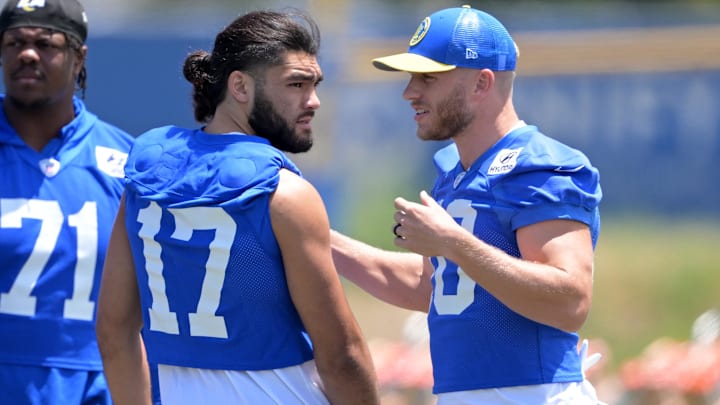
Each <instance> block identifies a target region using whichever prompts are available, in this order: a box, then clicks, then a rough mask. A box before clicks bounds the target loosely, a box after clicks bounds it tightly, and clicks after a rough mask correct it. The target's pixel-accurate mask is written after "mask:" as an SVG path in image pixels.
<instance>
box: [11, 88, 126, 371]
mask: <svg viewBox="0 0 720 405" xmlns="http://www.w3.org/2000/svg"><path fill="white" fill-rule="evenodd" d="M2 99H3V97H1V96H0V104H1V103H2ZM74 104H75V113H76V116H75V119H74V120H73V121H72V122H70V123H69V124H68V125H66V126H65V127H63V128H62V130H61V133H60V135H59V137H58V138H55V139H53V140H52V141H50V143H49V144H48V145H47V146H46V147H45V148H44V149H43V150H42V151H41V152H37V151H35V150H34V149H32V148H30V147H29V146H27V145H26V144H25V143H24V142H23V141H22V140H21V139H20V137H19V136H18V134H17V133H16V132H15V130H14V129H13V128H12V127H11V126H10V124H9V123H8V120H7V117H5V115H4V113H2V109H0V363H12V364H24V365H36V366H49V367H63V368H72V369H82V370H101V369H102V364H101V361H100V354H99V352H98V348H97V343H96V341H95V326H94V325H95V324H94V319H95V304H96V300H97V294H98V289H99V285H100V273H101V271H102V266H103V259H104V258H105V249H106V246H107V243H108V239H109V237H110V230H111V228H112V223H113V221H114V218H115V213H116V211H117V208H118V204H119V201H120V196H121V195H122V191H123V166H124V164H125V160H126V158H127V152H128V150H129V149H130V145H131V144H132V141H133V138H132V137H131V136H130V135H128V134H127V133H125V132H123V131H121V130H120V129H118V128H116V127H114V126H112V125H110V124H107V123H105V122H103V121H101V120H99V119H98V118H97V117H96V116H95V115H93V114H92V113H90V112H88V111H87V110H86V109H85V105H84V104H83V103H82V102H81V101H80V100H79V99H75V100H74Z"/></svg>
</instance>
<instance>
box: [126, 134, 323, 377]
mask: <svg viewBox="0 0 720 405" xmlns="http://www.w3.org/2000/svg"><path fill="white" fill-rule="evenodd" d="M281 169H289V170H291V171H293V172H295V173H297V174H299V173H300V172H299V170H298V169H297V167H296V166H295V165H294V164H293V163H292V162H291V161H290V160H289V159H288V158H287V157H286V156H285V154H283V153H282V152H281V151H279V150H278V149H276V148H274V147H272V146H270V145H269V144H268V142H267V140H265V139H264V138H260V137H257V136H251V135H244V134H224V135H210V134H206V133H204V132H203V131H201V130H199V129H197V130H188V129H182V128H177V127H163V128H157V129H154V130H151V131H149V132H146V133H145V134H143V135H141V136H140V137H138V140H137V142H136V144H135V146H134V147H133V149H132V151H131V152H130V156H129V157H128V164H127V166H126V177H127V181H126V190H127V195H126V206H127V215H126V224H127V229H128V235H129V238H130V244H131V247H132V253H133V259H134V263H135V267H136V271H137V279H138V285H139V289H140V298H141V302H142V311H143V317H144V325H143V333H144V338H145V344H146V347H147V351H148V357H149V358H150V360H151V361H152V362H155V363H159V364H168V365H174V366H182V367H194V368H205V369H223V370H266V369H274V368H282V367H287V366H293V365H298V364H301V363H303V362H305V361H307V360H309V359H311V358H312V357H313V355H312V347H311V344H310V341H309V339H308V336H307V333H306V331H305V329H304V327H303V324H302V322H301V320H300V316H299V315H298V313H297V311H296V309H295V307H294V305H293V302H292V300H291V298H290V293H289V290H288V286H287V282H286V280H285V270H284V266H283V262H282V256H281V252H280V249H279V247H278V244H277V241H276V239H275V235H274V233H273V230H272V226H271V222H270V211H269V202H270V197H271V195H272V193H273V192H274V191H275V189H276V188H277V185H278V182H279V172H280V170H281Z"/></svg>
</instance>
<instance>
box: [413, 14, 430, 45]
mask: <svg viewBox="0 0 720 405" xmlns="http://www.w3.org/2000/svg"><path fill="white" fill-rule="evenodd" d="M429 29H430V17H425V19H424V20H422V22H421V23H420V25H419V26H418V28H417V31H415V34H414V35H413V36H412V38H410V46H414V45H417V44H418V43H419V42H420V41H422V39H423V38H425V34H427V32H428V30H429Z"/></svg>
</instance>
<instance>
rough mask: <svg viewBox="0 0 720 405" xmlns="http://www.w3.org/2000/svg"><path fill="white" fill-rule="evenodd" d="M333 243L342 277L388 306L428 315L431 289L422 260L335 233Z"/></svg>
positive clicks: (337, 265)
mask: <svg viewBox="0 0 720 405" xmlns="http://www.w3.org/2000/svg"><path fill="white" fill-rule="evenodd" d="M331 240H332V253H333V261H334V262H335V267H336V268H337V271H338V273H340V275H342V276H343V277H345V278H347V279H348V280H350V281H351V282H352V283H354V284H356V285H357V286H359V287H360V288H362V289H363V290H365V291H367V292H368V293H369V294H371V295H373V296H374V297H376V298H378V299H380V300H382V301H385V302H387V303H389V304H392V305H396V306H399V307H401V308H405V309H410V310H415V311H423V312H427V311H428V306H429V302H430V301H429V300H430V288H431V287H430V279H429V275H428V274H425V273H424V271H423V257H422V256H420V255H418V254H415V253H409V252H394V251H388V250H383V249H379V248H376V247H373V246H370V245H368V244H366V243H363V242H360V241H358V240H355V239H352V238H350V237H347V236H345V235H343V234H341V233H339V232H336V231H331Z"/></svg>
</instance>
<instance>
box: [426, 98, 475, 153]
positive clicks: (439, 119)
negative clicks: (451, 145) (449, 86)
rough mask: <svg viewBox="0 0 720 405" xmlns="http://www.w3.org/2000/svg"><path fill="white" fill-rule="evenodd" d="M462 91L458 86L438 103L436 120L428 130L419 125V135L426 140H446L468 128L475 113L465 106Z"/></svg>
mask: <svg viewBox="0 0 720 405" xmlns="http://www.w3.org/2000/svg"><path fill="white" fill-rule="evenodd" d="M461 94H462V92H461V89H460V88H456V89H454V90H453V91H451V92H450V94H449V95H448V96H447V97H446V98H445V99H443V100H441V101H440V102H439V103H437V106H438V107H437V109H436V113H435V114H436V120H435V122H434V125H432V126H431V127H430V128H428V129H427V130H423V129H421V128H420V127H418V130H417V136H418V137H419V138H420V139H422V140H424V141H446V140H448V139H452V138H453V137H454V136H456V135H458V134H459V133H461V132H462V131H464V130H465V128H467V127H468V126H469V125H470V123H471V122H472V120H473V119H474V118H475V114H474V113H473V112H471V111H468V110H467V108H465V104H464V102H463V99H462V96H461Z"/></svg>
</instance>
